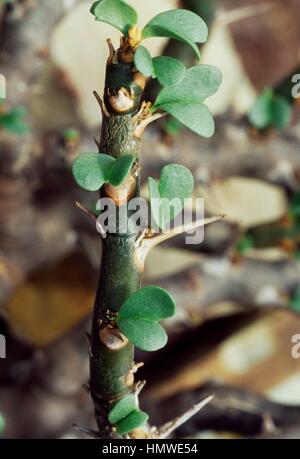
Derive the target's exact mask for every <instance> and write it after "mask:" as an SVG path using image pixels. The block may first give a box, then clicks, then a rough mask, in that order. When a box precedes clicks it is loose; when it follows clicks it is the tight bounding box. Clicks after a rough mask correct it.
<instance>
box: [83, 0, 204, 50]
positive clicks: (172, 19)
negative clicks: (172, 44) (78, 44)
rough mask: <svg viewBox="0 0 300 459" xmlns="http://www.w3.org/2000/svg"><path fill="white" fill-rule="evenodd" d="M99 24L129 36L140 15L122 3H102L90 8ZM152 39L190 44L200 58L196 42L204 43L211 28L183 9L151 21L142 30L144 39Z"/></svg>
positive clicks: (103, 0)
mask: <svg viewBox="0 0 300 459" xmlns="http://www.w3.org/2000/svg"><path fill="white" fill-rule="evenodd" d="M91 13H92V14H93V15H94V16H95V19H96V20H97V21H102V22H106V23H108V24H110V25H112V26H113V27H115V28H117V29H118V30H120V31H121V32H122V33H123V34H124V35H128V31H129V29H130V28H131V27H134V26H136V24H137V13H136V11H135V9H134V8H132V7H131V6H130V5H128V4H127V3H126V2H124V1H123V0H99V1H96V2H95V3H94V4H93V5H92V8H91ZM152 37H167V38H174V39H175V40H179V41H181V42H183V43H186V44H188V45H190V46H191V47H192V48H193V50H194V51H195V53H196V55H197V57H198V58H200V52H199V49H198V46H197V43H205V42H206V40H207V37H208V29H207V26H206V24H205V22H204V21H203V19H201V18H200V16H198V15H197V14H195V13H193V12H192V11H188V10H184V9H176V10H171V11H166V12H164V13H160V14H158V15H157V16H155V17H154V18H153V19H151V21H150V22H148V24H147V25H146V26H145V27H144V29H143V30H142V39H146V38H152Z"/></svg>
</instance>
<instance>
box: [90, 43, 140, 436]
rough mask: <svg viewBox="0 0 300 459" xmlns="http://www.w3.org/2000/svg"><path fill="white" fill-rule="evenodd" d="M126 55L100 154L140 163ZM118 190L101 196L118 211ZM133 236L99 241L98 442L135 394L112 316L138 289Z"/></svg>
mask: <svg viewBox="0 0 300 459" xmlns="http://www.w3.org/2000/svg"><path fill="white" fill-rule="evenodd" d="M130 53H131V55H132V56H133V50H132V49H130V47H129V48H128V46H127V47H126V42H123V47H121V49H120V50H118V51H114V50H111V55H110V58H109V60H108V65H107V75H106V87H105V94H104V104H105V105H104V104H103V106H102V111H103V124H102V133H101V139H100V144H99V145H100V146H99V150H100V151H101V152H102V153H106V154H109V155H111V156H113V157H119V156H122V155H129V154H130V155H134V156H135V157H136V162H137V163H138V157H139V150H140V140H139V138H138V137H136V135H135V129H136V127H137V125H138V122H139V113H138V112H139V110H140V106H141V94H142V90H143V84H142V85H141V78H140V75H139V74H137V72H136V70H135V68H134V65H133V63H132V58H130ZM124 60H125V62H124ZM117 191H118V190H117V189H112V188H111V187H110V188H105V187H104V191H103V192H102V196H109V197H111V198H112V199H113V200H114V201H115V204H116V206H117V207H118V206H120V202H118V198H117ZM127 191H128V196H129V197H128V199H130V198H131V197H133V196H135V197H136V196H138V194H139V174H138V173H136V172H135V173H133V172H132V175H131V176H130V180H129V181H128V190H127ZM125 204H126V203H125ZM127 218H129V214H127ZM137 236H138V234H137V233H135V234H132V233H129V232H126V231H124V229H122V228H121V225H120V224H119V223H118V224H117V230H116V232H114V233H111V232H108V233H107V237H106V238H105V239H104V240H103V252H102V262H101V270H100V277H99V284H98V289H97V295H96V301H95V307H94V314H93V321H92V335H91V352H90V353H91V357H90V391H91V395H92V398H93V401H94V404H95V413H96V419H97V423H98V427H99V432H100V435H101V437H102V438H109V437H111V436H112V435H113V433H112V430H111V426H110V425H109V423H108V421H107V414H108V411H109V408H110V406H111V405H112V404H113V403H114V402H115V401H116V400H118V399H119V398H121V397H122V396H124V395H125V394H127V393H130V392H132V391H133V390H134V378H133V372H132V369H133V364H134V361H133V357H134V349H133V345H132V344H131V343H130V342H129V341H128V340H127V338H126V337H124V335H122V334H121V333H120V331H119V330H118V329H117V327H116V322H115V316H116V313H117V312H118V310H119V308H120V307H121V305H122V303H123V302H124V301H125V300H126V299H127V298H128V297H129V296H131V295H132V294H133V293H134V292H135V291H137V290H138V289H139V288H140V284H141V277H142V270H141V269H140V267H138V265H137V263H136V249H135V247H134V243H135V241H136V238H137Z"/></svg>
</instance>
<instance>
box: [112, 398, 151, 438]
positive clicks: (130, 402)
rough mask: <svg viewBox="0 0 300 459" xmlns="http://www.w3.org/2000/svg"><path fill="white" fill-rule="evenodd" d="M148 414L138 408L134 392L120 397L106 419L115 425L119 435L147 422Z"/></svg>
mask: <svg viewBox="0 0 300 459" xmlns="http://www.w3.org/2000/svg"><path fill="white" fill-rule="evenodd" d="M148 418H149V416H148V414H147V413H145V412H144V411H141V410H140V409H139V408H138V402H137V397H136V395H134V394H130V395H126V396H125V397H123V398H121V400H119V401H118V402H117V403H116V404H115V405H114V406H113V407H112V409H111V411H110V412H109V414H108V420H109V422H110V423H111V424H113V425H115V426H116V431H117V433H118V434H119V435H126V434H128V433H129V432H132V431H133V430H134V429H137V428H138V427H140V426H142V425H143V424H145V422H147V420H148Z"/></svg>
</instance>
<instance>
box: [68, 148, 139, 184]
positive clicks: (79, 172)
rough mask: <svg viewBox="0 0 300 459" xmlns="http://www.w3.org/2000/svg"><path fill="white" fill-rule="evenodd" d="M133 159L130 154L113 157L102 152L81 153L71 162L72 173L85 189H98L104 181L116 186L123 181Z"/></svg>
mask: <svg viewBox="0 0 300 459" xmlns="http://www.w3.org/2000/svg"><path fill="white" fill-rule="evenodd" d="M134 160H135V157H134V156H132V155H126V156H120V157H119V158H117V159H115V158H112V157H111V156H109V155H105V154H102V153H83V154H81V155H79V156H78V157H77V158H76V159H75V161H74V163H73V167H72V170H73V175H74V178H75V180H76V182H77V183H78V185H79V186H81V188H84V189H85V190H89V191H96V190H99V189H100V188H101V187H102V185H104V183H110V184H111V185H112V186H115V187H117V186H120V185H121V184H122V183H123V182H124V180H125V178H126V177H127V175H128V174H129V172H130V170H131V168H132V165H133V163H134Z"/></svg>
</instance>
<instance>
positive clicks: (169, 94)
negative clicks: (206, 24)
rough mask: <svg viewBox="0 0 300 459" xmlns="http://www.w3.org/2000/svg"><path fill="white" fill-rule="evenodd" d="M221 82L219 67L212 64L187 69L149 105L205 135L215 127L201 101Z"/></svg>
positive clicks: (210, 94)
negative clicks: (177, 80)
mask: <svg viewBox="0 0 300 459" xmlns="http://www.w3.org/2000/svg"><path fill="white" fill-rule="evenodd" d="M221 82H222V73H221V71H220V70H219V69H218V68H216V67H214V66H212V65H197V66H195V67H192V68H190V69H188V70H187V71H186V73H185V76H184V78H183V79H182V80H180V81H179V82H177V83H176V84H174V85H172V86H166V87H164V88H163V89H162V90H161V91H160V93H159V95H158V97H157V99H156V101H155V104H154V106H153V108H152V110H153V111H156V110H162V111H165V112H167V113H169V114H170V115H172V116H173V117H174V118H176V119H177V120H178V121H180V122H181V123H182V124H184V125H185V126H186V127H188V128H189V129H191V130H192V131H194V132H196V134H198V135H201V136H203V137H206V138H209V137H211V136H212V135H213V133H214V131H215V124H214V120H213V117H212V115H211V113H210V111H209V109H208V108H207V106H206V105H204V103H203V101H204V100H206V99H207V98H208V97H210V96H212V95H213V94H215V93H216V92H217V90H218V89H219V87H220V85H221Z"/></svg>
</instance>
